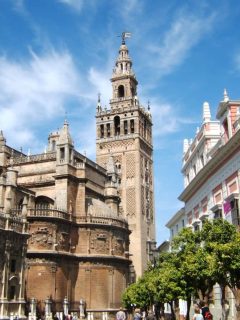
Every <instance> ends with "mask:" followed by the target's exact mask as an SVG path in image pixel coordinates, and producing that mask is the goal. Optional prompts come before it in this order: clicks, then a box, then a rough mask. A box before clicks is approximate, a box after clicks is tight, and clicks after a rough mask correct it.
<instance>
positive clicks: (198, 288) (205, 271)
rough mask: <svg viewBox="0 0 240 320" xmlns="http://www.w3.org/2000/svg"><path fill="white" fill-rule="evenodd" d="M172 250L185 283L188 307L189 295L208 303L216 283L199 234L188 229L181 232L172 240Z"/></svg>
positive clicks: (210, 262)
mask: <svg viewBox="0 0 240 320" xmlns="http://www.w3.org/2000/svg"><path fill="white" fill-rule="evenodd" d="M173 249H174V250H175V252H176V255H177V257H178V259H179V265H180V271H181V274H182V277H183V279H184V280H185V282H186V296H187V299H188V305H189V307H190V301H191V295H192V294H193V295H195V296H198V297H199V299H200V300H205V301H206V302H208V299H209V295H210V293H211V292H212V289H213V286H214V284H215V282H216V280H215V277H214V273H213V271H212V268H211V267H210V266H211V264H212V257H211V255H210V254H208V252H206V250H205V248H204V246H203V245H202V238H201V232H200V231H196V232H193V231H192V229H190V228H184V229H182V230H181V232H180V233H179V235H178V236H176V237H175V238H174V239H173Z"/></svg>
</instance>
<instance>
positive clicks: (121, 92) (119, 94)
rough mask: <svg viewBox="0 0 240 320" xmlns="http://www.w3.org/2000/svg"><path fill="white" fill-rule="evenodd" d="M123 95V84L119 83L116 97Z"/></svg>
mask: <svg viewBox="0 0 240 320" xmlns="http://www.w3.org/2000/svg"><path fill="white" fill-rule="evenodd" d="M123 97H124V86H123V85H122V84H121V85H120V86H119V87H118V98H123Z"/></svg>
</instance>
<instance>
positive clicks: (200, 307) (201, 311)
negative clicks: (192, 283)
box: [116, 302, 213, 320]
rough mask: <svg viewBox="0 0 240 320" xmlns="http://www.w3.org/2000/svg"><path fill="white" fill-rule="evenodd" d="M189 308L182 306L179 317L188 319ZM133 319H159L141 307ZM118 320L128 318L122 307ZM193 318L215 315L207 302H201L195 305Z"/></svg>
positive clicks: (210, 319)
mask: <svg viewBox="0 0 240 320" xmlns="http://www.w3.org/2000/svg"><path fill="white" fill-rule="evenodd" d="M186 316H187V308H186V306H185V305H183V306H181V307H180V312H179V319H180V320H186ZM131 319H132V320H158V319H157V317H156V315H155V313H154V312H153V311H152V310H150V311H148V312H145V311H143V312H141V310H140V309H138V308H136V309H135V310H134V312H133V315H132V316H131ZM116 320H127V315H126V313H125V311H124V310H123V309H122V308H120V309H119V311H118V312H117V313H116ZM191 320H213V316H212V314H211V312H210V310H209V307H208V305H207V304H206V303H204V302H201V303H199V304H195V305H194V315H193V317H192V318H191Z"/></svg>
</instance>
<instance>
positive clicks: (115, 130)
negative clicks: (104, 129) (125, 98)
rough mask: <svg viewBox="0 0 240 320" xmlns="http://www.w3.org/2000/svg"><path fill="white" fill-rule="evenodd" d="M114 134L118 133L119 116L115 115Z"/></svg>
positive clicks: (117, 134)
mask: <svg viewBox="0 0 240 320" xmlns="http://www.w3.org/2000/svg"><path fill="white" fill-rule="evenodd" d="M114 134H115V136H119V135H120V117H119V116H116V117H115V118H114Z"/></svg>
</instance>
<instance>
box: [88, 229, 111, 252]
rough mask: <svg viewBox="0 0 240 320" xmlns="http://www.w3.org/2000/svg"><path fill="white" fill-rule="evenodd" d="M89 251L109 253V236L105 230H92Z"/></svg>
mask: <svg viewBox="0 0 240 320" xmlns="http://www.w3.org/2000/svg"><path fill="white" fill-rule="evenodd" d="M90 247H91V252H96V253H100V254H108V253H109V237H108V234H107V233H106V232H101V231H99V232H94V233H93V234H91V239H90Z"/></svg>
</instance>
